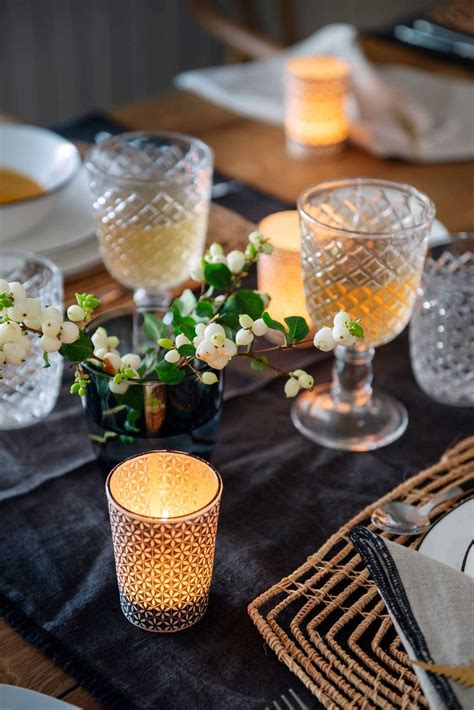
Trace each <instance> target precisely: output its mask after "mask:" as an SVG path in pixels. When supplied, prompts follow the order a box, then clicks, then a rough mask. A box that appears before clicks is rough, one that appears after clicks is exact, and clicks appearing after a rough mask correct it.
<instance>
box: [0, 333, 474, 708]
mask: <svg viewBox="0 0 474 710" xmlns="http://www.w3.org/2000/svg"><path fill="white" fill-rule="evenodd" d="M329 369H330V361H325V362H322V363H319V364H317V365H316V366H315V367H313V368H312V372H313V374H314V375H315V378H316V380H317V381H319V382H321V381H323V380H324V379H326V378H328V377H329ZM376 374H377V384H378V385H383V386H384V387H385V388H386V389H387V390H388V391H389V392H392V393H393V394H395V395H396V396H398V397H399V398H400V399H401V400H402V401H403V402H404V403H405V405H406V406H407V408H408V410H409V413H410V424H409V428H408V430H407V432H406V434H405V435H404V436H403V437H402V438H401V439H400V440H399V441H398V442H396V443H395V444H392V445H391V446H388V447H386V448H384V449H381V450H379V451H377V452H373V453H366V454H356V453H342V452H337V451H331V450H329V449H323V448H321V447H319V446H317V445H315V444H312V443H310V442H308V441H306V440H305V439H303V438H302V437H301V436H300V434H298V433H297V432H296V431H295V430H294V429H293V427H292V425H291V422H290V419H289V408H290V402H289V401H287V400H285V398H284V397H283V396H282V391H281V390H282V382H281V381H279V380H276V381H274V382H272V383H270V384H268V385H266V386H265V387H263V388H261V389H259V390H257V391H255V392H253V393H252V394H249V395H245V396H241V397H234V398H232V399H230V400H228V401H227V402H226V403H225V405H224V414H223V419H222V424H221V429H220V433H219V440H218V444H217V447H216V449H215V454H214V458H213V461H214V464H215V465H216V467H217V468H218V470H219V471H220V472H221V474H222V477H223V480H224V494H223V499H222V508H221V515H220V524H219V533H218V539H217V549H216V563H215V571H214V582H213V586H212V592H211V599H210V605H209V609H208V612H207V614H206V616H205V617H204V619H203V620H202V621H201V622H200V623H199V624H197V625H196V626H195V627H193V628H191V629H189V630H187V631H184V632H181V633H178V634H174V635H170V636H166V635H154V634H149V633H146V632H144V631H140V630H139V629H137V628H135V627H133V626H132V625H131V624H129V623H128V622H127V621H126V620H125V618H124V617H123V616H122V614H121V611H120V607H119V600H118V593H117V587H116V580H115V572H114V565H113V553H112V544H111V538H110V529H109V524H108V518H107V512H106V505H105V496H104V491H103V477H102V474H101V473H100V471H99V468H98V466H97V464H96V463H95V461H93V460H91V456H90V450H89V449H88V442H87V437H86V432H85V426H84V422H83V420H82V412H81V410H80V403H79V401H76V402H75V403H74V402H73V401H71V399H69V398H68V397H67V396H66V395H64V396H62V397H61V400H60V402H59V404H58V407H57V409H56V411H55V413H54V414H53V415H52V417H50V418H49V419H48V420H46V421H45V422H43V423H42V424H39V425H37V426H35V427H32V428H31V429H27V430H23V431H17V432H10V433H7V432H3V433H2V434H1V437H0V447H1V448H0V451H1V458H2V466H1V470H0V483H1V485H2V487H3V491H4V499H3V500H2V501H1V502H0V559H1V565H0V613H1V614H2V615H3V616H5V617H6V619H7V620H8V621H9V622H10V623H11V624H12V625H13V626H14V627H15V628H17V629H18V630H19V632H20V633H21V634H22V635H23V636H24V637H25V638H26V639H27V640H29V641H30V642H32V643H34V644H35V645H37V646H38V647H40V648H42V649H43V650H44V651H45V652H46V654H47V655H49V656H50V657H51V658H53V659H54V660H55V661H56V662H57V663H58V664H59V665H61V666H62V667H64V668H65V669H66V670H68V671H69V672H70V673H72V674H73V675H74V676H75V677H76V678H77V680H78V681H79V682H80V683H81V684H82V685H84V686H85V687H86V688H88V689H89V690H91V691H92V692H93V693H95V695H96V696H97V697H98V698H99V699H100V700H102V701H103V702H104V703H105V705H106V707H111V708H112V707H118V708H129V707H130V708H132V707H133V708H140V709H148V708H160V709H161V708H163V709H167V708H170V709H171V708H197V709H200V708H202V709H203V710H204V709H206V710H207V709H216V710H217V709H219V710H220V709H224V708H225V709H226V710H227V709H233V708H263V707H265V705H266V704H268V703H269V702H270V701H271V700H272V699H274V698H276V697H278V696H279V695H280V693H283V692H286V691H287V690H288V688H289V687H293V688H294V689H295V690H297V692H298V694H299V695H300V696H301V697H302V698H303V699H304V700H305V702H306V703H307V704H308V705H309V707H316V706H317V702H316V701H315V699H314V698H312V696H310V695H309V693H308V692H307V691H306V689H305V688H304V687H303V686H302V685H301V684H300V683H299V681H298V680H297V679H296V678H295V677H293V676H292V675H291V673H290V672H289V671H288V670H287V669H286V667H285V666H284V665H283V664H281V663H279V662H278V661H277V659H276V657H275V656H274V654H273V653H272V651H271V650H270V649H268V648H266V647H265V645H264V642H263V640H262V638H261V637H260V635H259V634H258V632H257V630H256V628H255V627H254V626H253V624H252V623H251V621H250V619H249V617H248V615H247V612H246V607H247V604H248V602H249V601H250V600H252V599H253V598H254V597H255V596H256V595H257V594H259V593H260V592H262V591H263V590H264V589H266V588H267V587H268V586H270V585H272V584H273V583H275V581H277V580H278V579H280V578H281V577H282V576H284V575H285V574H287V573H289V572H290V571H292V570H293V569H294V568H295V567H297V566H298V565H300V564H301V563H302V562H303V561H304V560H305V559H306V557H307V556H308V555H309V554H311V553H312V552H314V550H315V549H316V548H318V547H319V546H320V545H321V544H322V543H323V542H324V541H325V540H326V539H327V538H328V536H329V535H331V534H332V533H333V532H335V531H336V530H337V529H338V528H339V527H340V526H341V525H342V524H343V523H344V522H346V521H347V519H348V518H350V517H351V516H352V515H354V514H355V513H357V512H358V511H359V510H360V509H361V508H363V507H364V506H366V505H367V504H369V503H370V502H371V501H373V500H375V499H376V498H378V497H379V496H380V495H382V494H384V493H386V492H388V491H389V490H390V489H391V488H393V487H394V486H395V485H397V484H398V483H400V482H401V481H402V480H404V479H405V478H407V477H408V476H411V475H412V474H414V473H416V472H417V471H419V470H420V469H421V468H423V467H424V466H427V465H429V464H431V463H433V462H435V461H436V460H437V459H438V458H439V456H440V455H441V454H442V452H443V451H444V450H445V449H446V448H447V447H448V446H449V445H451V444H452V443H453V442H454V441H455V440H457V439H459V438H461V437H463V436H465V435H467V434H469V433H472V431H473V429H474V411H473V410H467V409H456V408H449V407H445V406H443V405H439V404H436V403H435V402H433V401H431V400H430V399H428V398H427V397H426V396H425V395H424V394H423V393H422V392H421V391H420V390H419V389H418V387H417V386H416V384H415V383H414V381H413V378H412V375H411V371H410V367H409V360H408V352H407V343H406V337H405V336H401V337H399V338H398V339H397V340H396V341H395V342H394V343H392V344H390V345H388V346H386V347H384V348H381V349H380V350H379V351H378V353H377V357H376ZM81 452H82V454H81ZM81 455H82V456H85V461H83V462H82V464H81V460H80V459H81ZM48 469H49V470H51V471H54V473H53V476H52V477H50V478H49V480H45V479H46V477H47V471H48ZM61 469H63V470H64V474H63V475H59V474H60V473H61ZM13 471H14V473H13ZM13 477H14V478H16V481H14V480H12V479H13ZM12 484H15V485H14V486H13V488H14V489H15V490H14V491H13V492H11V494H10V495H9V496H8V495H5V491H7V490H10V491H12Z"/></svg>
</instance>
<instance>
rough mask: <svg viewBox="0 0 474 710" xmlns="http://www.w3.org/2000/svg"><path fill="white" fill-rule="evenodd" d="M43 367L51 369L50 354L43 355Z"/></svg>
mask: <svg viewBox="0 0 474 710" xmlns="http://www.w3.org/2000/svg"><path fill="white" fill-rule="evenodd" d="M43 367H51V363H50V361H49V357H48V353H43Z"/></svg>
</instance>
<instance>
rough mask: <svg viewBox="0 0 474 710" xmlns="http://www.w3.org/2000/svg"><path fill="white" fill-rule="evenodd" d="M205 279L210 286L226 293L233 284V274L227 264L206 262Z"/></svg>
mask: <svg viewBox="0 0 474 710" xmlns="http://www.w3.org/2000/svg"><path fill="white" fill-rule="evenodd" d="M204 278H205V279H206V281H207V283H208V284H209V285H210V286H214V287H215V288H219V289H221V290H222V291H226V290H227V289H228V288H229V286H230V284H231V282H232V272H231V270H230V269H229V268H228V267H227V266H226V265H225V264H208V263H207V262H206V265H205V267H204Z"/></svg>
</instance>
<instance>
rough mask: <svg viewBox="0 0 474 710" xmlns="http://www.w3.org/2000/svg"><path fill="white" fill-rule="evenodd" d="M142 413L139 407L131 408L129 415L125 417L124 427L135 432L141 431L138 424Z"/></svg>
mask: <svg viewBox="0 0 474 710" xmlns="http://www.w3.org/2000/svg"><path fill="white" fill-rule="evenodd" d="M141 415H142V413H141V412H140V411H139V410H138V409H129V411H128V412H127V416H126V418H125V423H124V427H125V429H126V430H127V431H133V432H135V433H138V434H139V433H140V429H139V428H138V427H137V426H136V423H137V421H138V419H140V417H141Z"/></svg>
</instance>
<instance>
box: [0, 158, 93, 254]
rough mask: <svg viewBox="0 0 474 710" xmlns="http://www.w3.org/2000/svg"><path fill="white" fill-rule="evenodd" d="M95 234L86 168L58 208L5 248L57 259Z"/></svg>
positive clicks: (73, 181)
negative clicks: (61, 253) (61, 252)
mask: <svg viewBox="0 0 474 710" xmlns="http://www.w3.org/2000/svg"><path fill="white" fill-rule="evenodd" d="M94 234H95V223H94V217H93V215H92V205H91V198H90V194H89V184H88V181H87V174H86V169H85V168H84V167H82V168H81V169H80V170H79V172H78V174H77V175H76V177H75V178H74V179H73V180H71V182H70V184H69V185H68V186H67V187H66V188H65V189H64V191H63V194H62V195H61V196H60V197H59V198H58V203H57V206H56V207H55V208H54V210H52V212H51V213H50V214H49V215H48V217H47V218H46V219H45V220H44V221H43V222H41V224H39V225H38V226H37V227H35V228H34V229H30V230H29V231H28V232H25V233H24V234H21V235H19V236H17V237H16V238H15V239H14V240H11V239H10V240H8V241H5V242H4V243H3V244H2V246H4V247H5V248H14V249H24V250H25V251H33V252H39V253H40V254H45V255H48V256H53V260H54V254H56V253H57V252H60V251H65V250H66V249H69V248H70V247H73V246H76V245H77V244H80V243H81V242H84V241H86V240H87V239H89V238H90V237H91V236H92V235H94Z"/></svg>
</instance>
